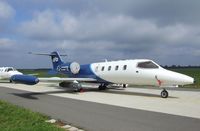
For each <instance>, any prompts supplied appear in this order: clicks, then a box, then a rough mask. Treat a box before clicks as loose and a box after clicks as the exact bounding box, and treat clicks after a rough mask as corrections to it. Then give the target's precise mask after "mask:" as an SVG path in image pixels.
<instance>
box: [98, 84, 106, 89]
mask: <svg viewBox="0 0 200 131" xmlns="http://www.w3.org/2000/svg"><path fill="white" fill-rule="evenodd" d="M106 88H107V85H106V84H101V85H99V90H105V89H106Z"/></svg>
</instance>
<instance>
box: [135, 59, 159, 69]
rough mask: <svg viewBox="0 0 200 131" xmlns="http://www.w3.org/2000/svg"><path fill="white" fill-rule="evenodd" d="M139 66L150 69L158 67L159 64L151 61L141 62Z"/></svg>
mask: <svg viewBox="0 0 200 131" xmlns="http://www.w3.org/2000/svg"><path fill="white" fill-rule="evenodd" d="M137 67H139V68H148V69H156V68H158V66H157V65H156V64H154V63H153V62H151V61H146V62H139V63H138V65H137Z"/></svg>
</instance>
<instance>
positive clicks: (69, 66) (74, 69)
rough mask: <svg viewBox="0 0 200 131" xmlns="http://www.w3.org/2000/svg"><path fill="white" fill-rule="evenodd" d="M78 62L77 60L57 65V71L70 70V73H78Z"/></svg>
mask: <svg viewBox="0 0 200 131" xmlns="http://www.w3.org/2000/svg"><path fill="white" fill-rule="evenodd" d="M80 68H81V67H80V64H79V63H77V62H72V63H68V64H65V65H61V66H58V69H57V70H58V71H62V72H71V73H72V74H74V75H75V74H78V73H79V71H80Z"/></svg>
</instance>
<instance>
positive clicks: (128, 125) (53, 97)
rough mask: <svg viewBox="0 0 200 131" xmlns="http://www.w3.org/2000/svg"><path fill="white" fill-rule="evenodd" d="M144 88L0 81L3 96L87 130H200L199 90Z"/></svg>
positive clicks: (0, 93) (0, 90)
mask: <svg viewBox="0 0 200 131" xmlns="http://www.w3.org/2000/svg"><path fill="white" fill-rule="evenodd" d="M169 93H170V97H169V98H167V99H163V98H160V90H155V89H143V88H126V89H125V90H124V89H110V90H107V91H103V92H99V91H98V90H97V89H96V88H87V89H86V91H85V92H84V93H73V92H71V91H70V90H68V89H63V88H59V87H58V86H57V84H54V83H41V84H38V85H35V86H27V85H21V84H10V83H0V99H3V100H6V101H9V102H11V103H14V104H16V105H20V106H23V107H26V108H30V109H32V110H34V111H38V112H41V113H45V114H47V115H49V116H51V117H53V118H57V119H61V120H64V121H66V122H67V123H72V124H74V125H75V126H80V127H82V128H83V129H85V130H94V131H95V130H97V131H99V130H101V131H102V130H105V131H106V130H137V131H140V130H142V131H145V130H148V131H151V130H152V131H153V130H154V131H155V130H164V131H165V130H166V131H167V130H181V131H183V130H199V128H200V92H199V91H197V92H196V91H177V90H170V91H169Z"/></svg>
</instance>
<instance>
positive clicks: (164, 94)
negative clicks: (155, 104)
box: [160, 89, 168, 98]
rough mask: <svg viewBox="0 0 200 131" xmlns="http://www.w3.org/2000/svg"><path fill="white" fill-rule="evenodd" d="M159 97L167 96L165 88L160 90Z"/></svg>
mask: <svg viewBox="0 0 200 131" xmlns="http://www.w3.org/2000/svg"><path fill="white" fill-rule="evenodd" d="M160 95H161V97H162V98H167V97H168V92H167V90H165V89H163V90H162V91H161V94H160Z"/></svg>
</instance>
